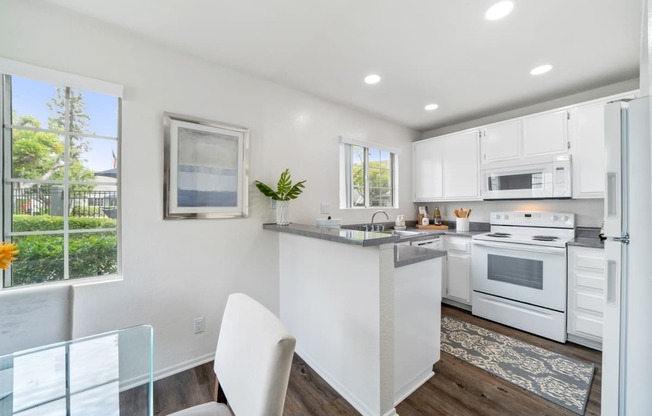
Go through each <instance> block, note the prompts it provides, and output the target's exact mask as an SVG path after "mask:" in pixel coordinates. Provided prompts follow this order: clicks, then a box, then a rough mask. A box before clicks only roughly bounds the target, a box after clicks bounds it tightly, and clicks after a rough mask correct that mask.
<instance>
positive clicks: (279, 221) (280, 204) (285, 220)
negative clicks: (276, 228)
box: [276, 201, 290, 225]
mask: <svg viewBox="0 0 652 416" xmlns="http://www.w3.org/2000/svg"><path fill="white" fill-rule="evenodd" d="M276 225H290V201H276Z"/></svg>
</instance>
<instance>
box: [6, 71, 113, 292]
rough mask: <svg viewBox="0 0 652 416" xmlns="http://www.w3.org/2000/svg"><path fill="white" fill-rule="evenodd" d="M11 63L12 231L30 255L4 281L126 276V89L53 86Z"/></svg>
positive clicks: (9, 236)
mask: <svg viewBox="0 0 652 416" xmlns="http://www.w3.org/2000/svg"><path fill="white" fill-rule="evenodd" d="M10 62H11V61H10ZM3 63H6V62H2V61H0V69H2V71H1V72H2V85H1V86H0V88H1V92H2V105H1V108H2V135H1V142H2V184H3V193H2V211H3V215H2V231H3V241H12V242H14V243H16V245H17V249H18V250H20V252H19V254H18V255H17V256H16V257H17V258H16V260H15V261H14V262H13V263H12V265H11V267H10V268H9V269H7V270H6V271H5V272H4V278H3V285H2V286H3V287H5V288H6V287H12V286H20V285H29V284H34V283H45V282H52V281H61V280H67V279H80V278H88V277H98V276H107V275H113V274H117V273H118V272H119V256H118V253H119V238H118V230H119V226H118V221H119V216H118V212H119V211H118V208H119V193H118V179H119V178H118V155H119V143H118V142H119V128H118V127H119V122H120V105H121V103H120V98H119V96H120V95H121V89H120V95H111V94H106V93H98V92H95V91H93V90H87V89H82V88H78V87H73V86H70V85H61V84H60V83H56V82H55V83H50V82H43V81H39V80H36V79H33V78H29V77H23V76H18V75H16V74H12V73H8V72H7V71H6V70H5V68H2V66H3V65H2V64H3ZM5 66H6V65H5ZM25 67H29V68H30V69H33V68H35V67H31V66H25ZM39 70H40V71H37V72H38V73H41V72H42V73H45V74H46V75H48V76H46V77H45V78H50V79H51V78H61V79H66V80H72V81H75V80H77V79H76V78H74V76H70V75H69V76H67V77H62V76H61V73H58V72H56V73H54V71H48V70H45V69H42V68H41V69H39ZM29 72H30V74H31V73H33V72H34V71H29ZM52 73H54V75H55V76H54V77H52V76H49V75H52ZM71 77H72V78H71ZM78 78H79V79H81V80H82V82H81V84H82V85H91V86H92V85H93V80H87V79H85V78H81V77H78ZM78 83H79V82H78ZM97 83H98V84H99V85H101V86H102V85H103V84H104V83H101V82H100V81H97ZM107 85H110V84H107ZM103 86H105V85H103ZM99 89H100V90H102V89H103V88H99Z"/></svg>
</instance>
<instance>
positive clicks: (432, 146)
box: [412, 139, 444, 202]
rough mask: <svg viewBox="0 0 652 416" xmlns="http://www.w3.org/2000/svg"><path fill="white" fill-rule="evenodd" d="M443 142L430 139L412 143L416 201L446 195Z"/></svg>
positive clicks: (437, 198)
mask: <svg viewBox="0 0 652 416" xmlns="http://www.w3.org/2000/svg"><path fill="white" fill-rule="evenodd" d="M442 148H443V143H442V141H441V140H437V139H428V140H421V141H418V142H415V143H413V144H412V184H413V186H412V187H413V188H414V201H415V202H416V201H433V200H439V199H442V198H443V197H444V183H443V181H442V174H443V163H442V162H443V157H442Z"/></svg>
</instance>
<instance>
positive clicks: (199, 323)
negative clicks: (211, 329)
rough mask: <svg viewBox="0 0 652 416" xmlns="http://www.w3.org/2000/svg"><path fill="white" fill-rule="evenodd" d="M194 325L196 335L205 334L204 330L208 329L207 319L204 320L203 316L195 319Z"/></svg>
mask: <svg viewBox="0 0 652 416" xmlns="http://www.w3.org/2000/svg"><path fill="white" fill-rule="evenodd" d="M193 324H194V328H195V334H199V333H200V332H204V329H206V319H204V317H203V316H200V317H199V318H195V319H194V320H193Z"/></svg>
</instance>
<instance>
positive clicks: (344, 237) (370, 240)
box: [263, 224, 400, 247]
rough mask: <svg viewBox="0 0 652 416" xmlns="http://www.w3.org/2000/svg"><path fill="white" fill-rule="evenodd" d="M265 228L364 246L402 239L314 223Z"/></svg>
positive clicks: (268, 226)
mask: <svg viewBox="0 0 652 416" xmlns="http://www.w3.org/2000/svg"><path fill="white" fill-rule="evenodd" d="M263 229H265V230H270V231H278V232H280V233H289V234H295V235H301V236H304V237H311V238H318V239H320V240H327V241H334V242H336V243H344V244H352V245H357V246H363V247H369V246H379V245H381V244H394V243H397V242H398V241H399V240H400V239H399V237H398V236H397V235H391V234H387V233H380V232H373V231H360V230H348V229H344V228H332V227H316V226H314V225H306V224H290V225H276V224H263Z"/></svg>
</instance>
